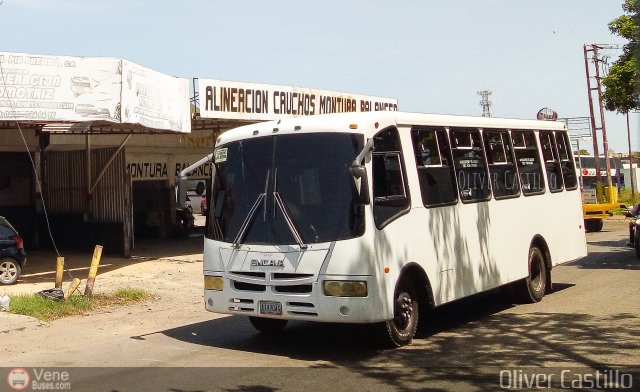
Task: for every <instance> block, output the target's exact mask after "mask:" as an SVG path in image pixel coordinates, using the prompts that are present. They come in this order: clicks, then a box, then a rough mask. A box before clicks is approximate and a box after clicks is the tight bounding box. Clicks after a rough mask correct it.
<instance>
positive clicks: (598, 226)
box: [584, 219, 604, 233]
mask: <svg viewBox="0 0 640 392" xmlns="http://www.w3.org/2000/svg"><path fill="white" fill-rule="evenodd" d="M603 226H604V222H603V220H602V219H586V220H585V221H584V228H585V230H586V231H587V233H593V232H596V231H601V230H602V227H603Z"/></svg>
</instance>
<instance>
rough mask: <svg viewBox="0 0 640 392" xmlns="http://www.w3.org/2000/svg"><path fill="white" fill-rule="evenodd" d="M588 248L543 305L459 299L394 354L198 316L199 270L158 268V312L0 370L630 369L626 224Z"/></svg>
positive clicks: (112, 380) (196, 382)
mask: <svg viewBox="0 0 640 392" xmlns="http://www.w3.org/2000/svg"><path fill="white" fill-rule="evenodd" d="M587 236H588V242H589V256H588V257H586V258H585V259H582V260H579V261H576V262H573V263H570V264H565V265H562V266H559V267H556V268H555V269H554V273H553V280H554V292H553V293H551V294H549V295H548V296H546V297H545V298H544V300H543V301H542V302H541V303H538V304H533V305H519V306H513V305H510V304H508V303H506V302H505V301H503V300H502V297H500V295H499V293H497V292H490V293H486V294H483V295H480V296H475V297H473V298H469V299H465V300H462V301H459V302H457V303H454V304H450V305H447V306H444V307H442V308H440V309H438V310H436V311H434V312H433V313H431V314H429V317H430V318H431V324H430V327H429V328H428V329H427V330H426V331H423V332H421V334H420V336H419V337H418V338H417V339H416V340H415V341H414V342H413V344H412V345H410V346H408V347H404V348H402V349H397V350H387V351H378V350H376V349H372V348H371V340H372V338H373V336H372V334H371V333H370V331H369V329H367V328H364V327H358V326H345V325H325V324H312V323H302V322H296V323H291V325H289V326H288V327H287V329H285V332H284V333H283V334H281V335H279V336H276V337H269V336H263V335H260V334H257V333H256V332H255V331H254V330H253V329H252V328H251V327H250V325H249V323H248V322H247V320H246V319H244V318H240V317H228V316H221V315H214V314H210V313H206V312H204V311H203V305H202V302H201V297H202V296H201V293H200V289H199V282H200V279H201V277H200V275H201V268H202V265H201V264H200V263H191V264H189V263H187V264H172V263H170V262H164V263H162V265H163V266H164V267H161V266H158V267H154V268H155V270H154V271H155V273H156V275H155V277H156V278H158V277H160V276H165V275H166V273H165V272H163V270H162V268H169V269H170V270H171V271H172V274H173V275H174V276H175V280H174V281H173V282H174V283H175V284H174V287H171V288H170V287H168V286H169V284H167V283H166V281H164V280H162V279H159V278H158V279H154V276H153V275H148V276H147V278H146V281H147V282H148V286H147V287H148V288H149V289H150V290H152V291H154V292H156V293H158V294H159V296H160V299H159V300H157V301H154V302H151V303H148V304H145V305H144V306H140V305H136V306H134V307H131V308H125V309H111V310H108V311H103V312H100V313H98V314H94V315H91V316H82V317H73V318H68V319H64V320H58V321H55V322H53V323H51V324H50V325H49V326H47V327H39V328H31V329H27V330H24V331H21V332H15V333H10V334H0V366H9V367H14V366H23V367H27V366H28V367H34V366H36V367H37V366H48V367H49V366H53V367H60V368H61V369H66V370H68V371H69V372H70V373H71V377H70V379H71V381H72V388H73V389H72V390H105V391H111V390H122V391H126V390H152V389H153V390H171V391H179V390H185V391H186V390H191V391H193V390H230V391H271V390H300V389H308V390H323V391H324V390H327V389H329V390H347V389H351V390H376V391H377V390H406V391H409V390H458V389H462V388H464V389H466V390H487V389H491V390H495V389H500V378H499V374H500V371H501V370H514V371H520V372H523V371H530V372H540V371H541V369H542V367H544V368H546V369H548V371H554V372H557V371H559V370H558V369H562V368H567V369H573V373H571V374H580V373H581V372H583V373H584V372H592V371H593V369H595V368H603V367H608V368H613V369H618V370H625V369H629V367H632V368H635V369H636V370H637V369H640V339H638V332H639V331H640V283H639V282H640V260H639V259H637V258H636V257H635V254H634V253H633V251H632V250H630V249H628V248H625V247H624V244H625V242H626V226H625V223H624V222H607V224H606V226H605V229H604V231H603V232H600V233H591V234H588V235H587ZM143 281H144V280H143ZM194 282H197V283H194ZM176 286H177V287H176ZM176 288H177V289H178V290H176ZM170 289H171V290H170ZM163 292H167V293H169V292H171V293H173V294H171V295H163V294H162V293H163ZM176 292H179V293H180V294H179V295H177V296H176V294H175V293H176ZM75 366H96V367H110V368H99V369H75V368H70V367H75ZM117 366H123V368H116V367H117ZM131 367H133V368H131ZM176 367H177V368H176ZM193 367H205V368H196V369H194V368H193ZM549 369H550V370H549ZM637 374H638V373H636V377H637ZM4 377H5V376H4V374H2V373H1V372H0V385H2V387H4V386H5V385H4V384H3V381H2V380H3V379H4ZM558 377H559V376H558ZM514 380H515V379H514ZM503 381H504V380H503ZM511 382H515V381H513V380H512V381H511ZM634 382H635V384H634V389H635V390H638V389H640V380H639V379H637V378H636V379H635V380H634ZM2 387H0V390H2Z"/></svg>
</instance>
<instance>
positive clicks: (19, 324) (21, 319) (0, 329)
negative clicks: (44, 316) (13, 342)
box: [0, 312, 47, 335]
mask: <svg viewBox="0 0 640 392" xmlns="http://www.w3.org/2000/svg"><path fill="white" fill-rule="evenodd" d="M45 325H47V323H44V322H42V321H40V320H38V319H37V318H34V317H29V316H23V315H21V314H13V313H9V312H0V335H2V334H7V333H12V332H20V331H24V330H26V329H31V328H37V327H41V326H45Z"/></svg>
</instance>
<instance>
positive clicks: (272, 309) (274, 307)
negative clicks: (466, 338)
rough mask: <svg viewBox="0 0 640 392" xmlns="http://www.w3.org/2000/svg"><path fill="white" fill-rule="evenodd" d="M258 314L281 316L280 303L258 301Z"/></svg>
mask: <svg viewBox="0 0 640 392" xmlns="http://www.w3.org/2000/svg"><path fill="white" fill-rule="evenodd" d="M260 314H282V304H281V303H280V302H271V301H260Z"/></svg>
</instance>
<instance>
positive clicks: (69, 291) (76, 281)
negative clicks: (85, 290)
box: [64, 278, 80, 299]
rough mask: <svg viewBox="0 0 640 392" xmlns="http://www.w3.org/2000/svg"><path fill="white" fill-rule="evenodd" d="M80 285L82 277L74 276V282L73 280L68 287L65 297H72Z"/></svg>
mask: <svg viewBox="0 0 640 392" xmlns="http://www.w3.org/2000/svg"><path fill="white" fill-rule="evenodd" d="M79 286H80V279H78V278H73V282H71V285H70V286H69V288H68V289H67V291H66V292H65V293H64V299H69V298H71V296H72V295H73V293H74V292H75V291H76V290H78V287H79Z"/></svg>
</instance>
